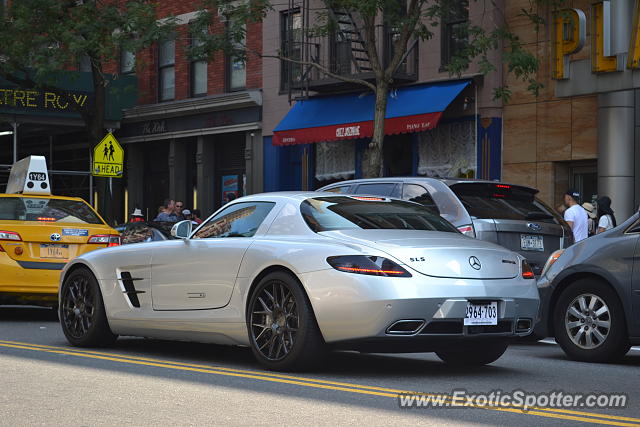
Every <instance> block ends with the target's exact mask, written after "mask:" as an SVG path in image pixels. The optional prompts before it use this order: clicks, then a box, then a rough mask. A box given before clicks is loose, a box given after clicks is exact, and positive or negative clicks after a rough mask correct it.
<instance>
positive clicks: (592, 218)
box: [582, 202, 598, 237]
mask: <svg viewBox="0 0 640 427" xmlns="http://www.w3.org/2000/svg"><path fill="white" fill-rule="evenodd" d="M582 207H583V208H584V210H585V211H587V216H588V217H589V220H588V226H589V237H591V236H593V235H595V234H596V232H597V230H596V219H597V218H598V214H597V213H596V207H595V206H593V205H592V204H591V203H589V202H584V203H583V204H582Z"/></svg>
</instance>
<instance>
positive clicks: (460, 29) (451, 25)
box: [441, 0, 469, 66]
mask: <svg viewBox="0 0 640 427" xmlns="http://www.w3.org/2000/svg"><path fill="white" fill-rule="evenodd" d="M449 3H450V4H449V5H448V6H447V7H446V8H445V9H444V10H443V11H442V46H441V63H442V65H443V66H446V65H449V64H450V63H451V59H452V58H453V57H455V56H456V55H458V54H460V53H461V51H462V50H463V49H464V48H466V47H467V44H468V43H469V35H468V34H469V31H468V26H469V1H468V0H463V1H455V2H449Z"/></svg>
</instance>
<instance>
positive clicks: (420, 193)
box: [402, 184, 440, 214]
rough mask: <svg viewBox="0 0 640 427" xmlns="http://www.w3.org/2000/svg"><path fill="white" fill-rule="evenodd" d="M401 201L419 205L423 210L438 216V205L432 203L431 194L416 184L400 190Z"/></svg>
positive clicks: (406, 185)
mask: <svg viewBox="0 0 640 427" xmlns="http://www.w3.org/2000/svg"><path fill="white" fill-rule="evenodd" d="M402 199H403V200H409V201H410V202H416V203H420V204H421V205H422V206H424V207H425V208H428V209H430V210H431V211H433V212H435V213H437V214H440V209H438V205H436V202H434V201H433V198H432V197H431V194H429V192H428V191H427V189H426V188H424V187H423V186H422V185H418V184H405V185H404V186H403V189H402Z"/></svg>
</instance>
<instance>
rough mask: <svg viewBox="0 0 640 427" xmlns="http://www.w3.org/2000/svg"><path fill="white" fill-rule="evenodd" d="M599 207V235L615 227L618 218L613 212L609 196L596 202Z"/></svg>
mask: <svg viewBox="0 0 640 427" xmlns="http://www.w3.org/2000/svg"><path fill="white" fill-rule="evenodd" d="M596 205H597V206H598V233H603V232H605V231H607V230H611V229H612V228H613V227H615V226H616V225H617V224H616V217H615V215H614V214H613V210H611V199H610V198H609V197H607V196H602V197H599V198H598V199H597V200H596Z"/></svg>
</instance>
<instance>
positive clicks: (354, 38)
mask: <svg viewBox="0 0 640 427" xmlns="http://www.w3.org/2000/svg"><path fill="white" fill-rule="evenodd" d="M310 3H312V4H311V5H310ZM319 9H324V12H325V13H326V14H327V16H326V18H327V19H329V21H330V22H332V23H333V29H332V30H331V31H328V32H325V33H324V34H317V33H318V32H317V31H314V28H315V24H316V22H314V21H315V20H316V19H317V16H316V13H317V11H318V10H319ZM312 10H313V11H312ZM284 24H285V27H284V29H283V32H282V36H283V40H282V42H283V43H282V55H283V56H284V57H285V58H290V59H292V61H282V67H283V70H285V72H284V74H283V76H284V78H283V82H282V86H283V89H285V90H287V92H288V94H289V102H292V101H295V100H299V99H306V98H307V97H309V95H310V93H329V92H342V91H349V90H353V89H355V88H360V87H361V86H359V85H357V84H355V83H347V82H344V81H342V80H340V79H338V78H336V77H334V76H330V75H328V74H326V73H323V72H322V71H320V70H319V69H318V68H317V67H314V66H313V65H310V64H312V63H315V64H318V65H320V66H321V67H322V68H324V69H326V70H328V71H330V72H331V73H332V74H335V75H338V76H345V77H352V78H358V79H363V80H369V81H374V80H375V74H374V72H373V67H372V65H371V61H370V58H369V54H368V51H367V48H366V42H365V39H364V38H363V35H362V34H361V30H362V28H361V27H362V26H361V25H359V23H358V17H357V16H354V14H352V13H351V12H350V11H348V10H340V9H333V8H331V7H330V6H329V0H313V1H311V0H289V13H288V14H287V18H286V20H285V21H284ZM375 35H376V37H375V38H376V40H375V43H376V47H377V50H378V54H379V55H380V58H381V60H382V61H383V63H382V65H383V66H386V65H387V64H388V62H389V61H390V60H391V58H392V57H393V50H394V49H393V46H394V40H395V38H394V37H396V36H397V33H395V32H394V31H393V30H392V29H391V28H389V27H388V26H386V25H384V24H380V25H376V29H375ZM417 79H418V49H417V42H416V41H412V42H410V43H409V46H408V49H407V52H406V53H405V55H404V56H403V58H402V61H401V63H400V66H399V67H398V68H397V69H396V72H395V74H394V81H395V82H396V83H397V84H402V83H410V82H415V81H416V80H417Z"/></svg>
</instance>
